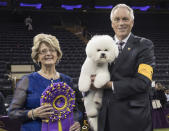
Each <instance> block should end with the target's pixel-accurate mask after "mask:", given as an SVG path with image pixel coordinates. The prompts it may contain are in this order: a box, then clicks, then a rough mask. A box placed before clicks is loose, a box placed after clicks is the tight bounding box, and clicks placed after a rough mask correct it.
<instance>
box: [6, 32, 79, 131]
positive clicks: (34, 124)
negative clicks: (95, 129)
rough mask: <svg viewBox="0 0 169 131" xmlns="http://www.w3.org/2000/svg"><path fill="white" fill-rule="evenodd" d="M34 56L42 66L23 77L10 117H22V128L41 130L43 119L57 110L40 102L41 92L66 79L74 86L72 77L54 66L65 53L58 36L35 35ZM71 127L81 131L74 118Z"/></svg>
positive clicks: (24, 129)
mask: <svg viewBox="0 0 169 131" xmlns="http://www.w3.org/2000/svg"><path fill="white" fill-rule="evenodd" d="M31 56H32V59H33V61H34V62H35V63H36V64H38V65H39V66H40V70H39V71H37V72H33V73H31V74H29V75H27V76H24V77H23V78H22V80H21V81H20V82H19V83H18V85H17V88H16V91H15V94H14V97H13V100H12V103H11V105H10V108H9V117H11V118H15V119H19V120H22V122H23V124H22V126H21V131H41V127H42V119H47V118H49V116H50V115H52V114H53V113H54V112H53V107H52V106H51V105H50V104H45V105H43V106H41V105H40V97H41V94H42V93H43V91H44V90H45V89H46V88H47V87H48V86H50V85H51V83H56V82H65V83H67V84H68V85H69V86H70V87H72V79H71V78H70V77H69V76H67V75H64V74H62V73H59V72H57V70H56V68H55V65H56V64H57V63H58V62H59V60H60V59H61V57H62V51H61V49H60V46H59V41H58V40H57V39H56V37H55V36H52V35H48V34H38V35H36V36H35V37H34V39H33V47H32V54H31ZM68 130H69V131H79V130H80V124H79V123H78V122H74V124H73V125H72V126H71V127H70V129H68ZM66 131H67V130H66Z"/></svg>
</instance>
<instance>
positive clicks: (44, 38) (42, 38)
mask: <svg viewBox="0 0 169 131" xmlns="http://www.w3.org/2000/svg"><path fill="white" fill-rule="evenodd" d="M42 42H44V43H47V44H49V46H51V47H53V48H55V49H56V51H57V56H58V58H57V62H58V61H59V60H60V59H61V58H62V51H61V49H60V45H59V41H58V39H57V38H56V37H55V36H52V35H50V34H43V33H41V34H38V35H36V36H35V37H34V38H33V47H32V54H31V57H32V59H33V62H35V63H36V64H38V53H39V47H40V45H41V43H42Z"/></svg>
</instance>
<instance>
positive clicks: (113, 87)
mask: <svg viewBox="0 0 169 131" xmlns="http://www.w3.org/2000/svg"><path fill="white" fill-rule="evenodd" d="M112 90H113V91H114V84H113V81H112Z"/></svg>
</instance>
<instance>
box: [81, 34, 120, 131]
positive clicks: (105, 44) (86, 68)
mask: <svg viewBox="0 0 169 131" xmlns="http://www.w3.org/2000/svg"><path fill="white" fill-rule="evenodd" d="M118 54H119V51H118V47H117V45H116V44H115V42H114V40H113V38H112V37H111V36H109V35H95V36H93V37H92V39H91V40H90V41H89V42H88V43H87V46H86V55H87V58H86V60H85V62H84V64H83V65H82V68H81V74H80V78H79V83H78V86H79V90H80V91H81V92H84V94H85V95H84V105H85V109H86V113H87V117H88V120H89V123H90V126H91V127H92V128H93V130H94V131H97V119H98V117H97V115H98V109H99V108H100V107H101V104H102V90H101V89H99V88H101V87H102V86H104V85H105V84H106V83H107V82H108V81H110V73H109V71H108V63H111V62H113V61H114V60H115V58H116V57H117V56H118ZM91 75H96V77H95V80H94V86H95V87H96V88H98V90H92V89H90V87H91Z"/></svg>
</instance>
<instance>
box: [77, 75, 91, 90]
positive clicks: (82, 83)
mask: <svg viewBox="0 0 169 131" xmlns="http://www.w3.org/2000/svg"><path fill="white" fill-rule="evenodd" d="M90 85H91V80H90V79H89V78H80V79H79V83H78V86H79V90H80V91H81V92H86V91H88V90H89V89H90Z"/></svg>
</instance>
